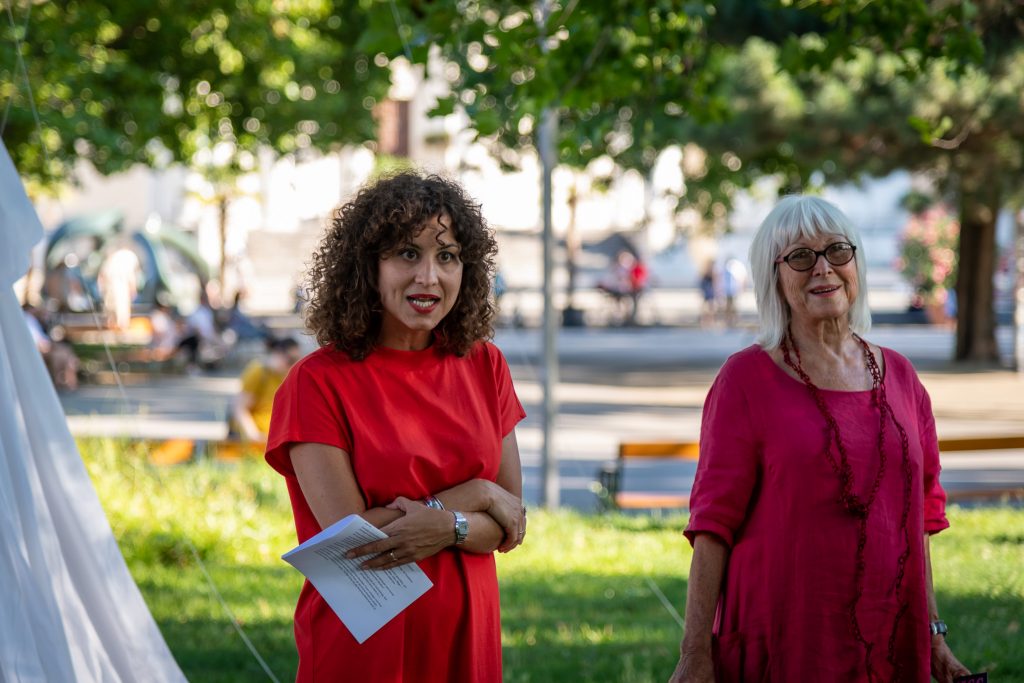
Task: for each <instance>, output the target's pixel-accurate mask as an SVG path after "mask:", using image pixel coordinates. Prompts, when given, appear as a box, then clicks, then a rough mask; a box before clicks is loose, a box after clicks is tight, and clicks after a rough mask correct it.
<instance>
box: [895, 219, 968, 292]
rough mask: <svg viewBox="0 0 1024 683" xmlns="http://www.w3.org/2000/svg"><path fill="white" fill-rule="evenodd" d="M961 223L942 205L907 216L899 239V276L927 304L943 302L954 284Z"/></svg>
mask: <svg viewBox="0 0 1024 683" xmlns="http://www.w3.org/2000/svg"><path fill="white" fill-rule="evenodd" d="M959 237H960V222H959V221H957V220H956V218H955V217H954V216H952V215H950V213H949V211H948V210H947V209H946V207H944V206H934V207H931V208H928V209H925V210H924V211H921V212H920V213H915V214H913V215H912V216H911V217H910V220H909V221H908V222H907V225H906V227H905V228H904V230H903V235H902V237H901V239H900V256H899V260H898V262H897V264H896V266H897V268H898V269H899V271H900V274H901V275H902V276H903V277H904V278H905V279H906V280H907V282H909V283H910V284H911V285H912V286H913V287H914V290H915V292H916V293H917V294H918V295H920V296H921V298H922V299H923V300H924V301H925V302H927V303H944V302H945V300H946V295H947V292H948V291H949V290H950V289H952V288H953V287H954V286H955V285H956V270H957V258H956V246H957V240H958V238H959Z"/></svg>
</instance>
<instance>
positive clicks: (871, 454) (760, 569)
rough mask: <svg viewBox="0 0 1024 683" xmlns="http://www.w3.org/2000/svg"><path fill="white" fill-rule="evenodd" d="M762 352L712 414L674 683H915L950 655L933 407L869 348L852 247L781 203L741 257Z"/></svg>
mask: <svg viewBox="0 0 1024 683" xmlns="http://www.w3.org/2000/svg"><path fill="white" fill-rule="evenodd" d="M750 263H751V269H752V272H753V278H754V285H755V294H756V297H757V307H758V314H759V317H760V321H761V335H760V338H759V340H758V343H757V344H755V345H753V346H751V347H749V348H747V349H744V350H743V351H740V352H739V353H736V354H734V355H733V356H732V357H730V358H729V359H728V361H726V363H725V365H724V366H723V367H722V369H721V371H720V372H719V374H718V376H717V378H716V379H715V382H714V384H713V386H712V387H711V391H710V393H709V394H708V397H707V400H706V402H705V404H704V414H703V419H702V424H701V435H700V460H699V464H698V466H697V476H696V481H695V482H694V486H693V492H692V495H691V498H690V522H689V525H688V526H687V528H686V531H685V534H686V537H687V539H689V541H690V543H691V544H692V545H693V561H692V564H691V568H690V577H689V586H688V590H687V597H686V630H685V634H684V636H683V641H682V644H681V657H680V660H679V665H678V667H677V668H676V671H675V673H674V675H673V677H672V681H674V682H683V681H787V682H788V681H830V682H831V683H838V682H845V681H850V682H852V681H886V682H888V681H900V682H903V681H921V682H926V681H928V680H930V676H935V678H936V679H937V680H939V681H941V682H946V683H949V682H951V681H952V680H953V677H954V676H957V675H961V674H965V673H968V672H967V669H966V668H965V667H964V666H963V665H962V664H960V662H958V661H957V660H956V658H955V657H954V656H953V654H952V652H951V651H950V649H949V647H948V645H947V644H946V641H945V635H946V632H947V628H946V625H945V624H944V623H943V622H942V621H941V620H940V618H939V613H938V607H937V605H936V601H935V595H934V591H933V590H932V581H931V561H930V559H929V552H928V537H929V535H930V534H934V533H937V532H939V531H941V530H943V529H945V528H946V527H948V526H949V522H948V521H947V520H946V515H945V501H946V495H945V492H944V491H943V490H942V487H941V486H940V484H939V450H938V440H937V438H936V435H935V420H934V417H933V415H932V410H931V403H930V401H929V398H928V394H927V392H926V391H925V389H924V387H923V386H922V385H921V382H920V380H919V379H918V377H917V374H916V373H915V372H914V369H913V367H911V365H910V362H909V361H908V360H907V359H906V358H904V357H903V356H901V355H899V354H898V353H896V352H894V351H892V350H890V349H883V348H881V347H879V346H876V345H874V344H871V343H869V342H868V341H866V340H865V339H864V338H863V337H862V336H861V335H862V334H864V333H866V332H867V331H868V329H869V328H870V326H871V315H870V313H869V311H868V306H867V297H866V293H865V291H864V289H865V270H866V269H865V263H864V258H863V249H862V247H861V242H860V238H859V236H858V234H857V232H856V230H855V229H854V227H853V226H852V225H851V223H850V221H849V220H848V219H847V218H846V217H845V216H844V215H843V214H842V213H841V212H840V211H839V210H838V209H837V208H836V207H835V206H833V205H832V204H830V203H828V202H826V201H824V200H822V199H818V198H815V197H802V196H790V197H786V198H784V199H782V200H781V201H780V202H779V204H778V205H777V206H776V207H775V209H774V210H772V212H771V213H770V214H769V215H768V217H767V218H766V219H765V221H764V223H763V224H762V225H761V227H760V229H759V230H758V232H757V235H756V236H755V238H754V241H753V243H752V244H751V247H750Z"/></svg>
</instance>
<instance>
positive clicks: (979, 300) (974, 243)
mask: <svg viewBox="0 0 1024 683" xmlns="http://www.w3.org/2000/svg"><path fill="white" fill-rule="evenodd" d="M997 185H998V184H997V183H995V182H988V183H987V184H986V183H984V182H978V183H961V188H960V266H959V273H958V274H957V281H956V298H957V316H956V320H957V327H956V352H955V354H954V359H955V360H957V361H974V362H983V363H998V362H999V347H998V346H997V345H996V320H995V309H994V300H995V297H994V287H993V284H992V276H993V274H994V273H995V266H996V218H997V217H998V215H999V208H1000V192H999V188H998V186H997Z"/></svg>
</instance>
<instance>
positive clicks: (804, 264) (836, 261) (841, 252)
mask: <svg viewBox="0 0 1024 683" xmlns="http://www.w3.org/2000/svg"><path fill="white" fill-rule="evenodd" d="M856 253H857V247H855V246H853V245H852V244H850V243H849V242H833V243H832V244H830V245H828V246H827V247H825V248H824V249H822V250H821V251H817V250H815V249H809V248H807V247H799V248H798V249H794V250H793V251H791V252H789V253H788V254H786V255H785V256H780V257H779V258H777V259H775V262H776V263H786V265H788V266H789V267H790V268H792V269H793V270H795V271H796V272H798V273H803V272H805V271H808V270H810V269H811V268H813V267H814V266H815V264H817V263H818V258H819V257H820V256H824V257H825V260H826V261H828V262H829V263H831V264H832V265H833V266H845V265H846V264H847V263H849V262H850V261H852V260H853V256H854V254H856Z"/></svg>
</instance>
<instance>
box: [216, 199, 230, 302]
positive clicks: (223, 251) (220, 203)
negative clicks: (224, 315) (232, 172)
mask: <svg viewBox="0 0 1024 683" xmlns="http://www.w3.org/2000/svg"><path fill="white" fill-rule="evenodd" d="M217 221H218V223H219V225H218V227H219V228H220V235H219V237H220V268H219V269H218V273H219V279H220V282H219V283H218V284H219V285H220V295H221V300H222V302H223V301H224V300H225V297H227V291H226V287H227V285H226V283H225V282H224V278H225V276H226V275H227V268H228V254H227V247H228V197H227V195H226V194H222V195H220V196H219V197H217Z"/></svg>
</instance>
